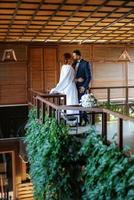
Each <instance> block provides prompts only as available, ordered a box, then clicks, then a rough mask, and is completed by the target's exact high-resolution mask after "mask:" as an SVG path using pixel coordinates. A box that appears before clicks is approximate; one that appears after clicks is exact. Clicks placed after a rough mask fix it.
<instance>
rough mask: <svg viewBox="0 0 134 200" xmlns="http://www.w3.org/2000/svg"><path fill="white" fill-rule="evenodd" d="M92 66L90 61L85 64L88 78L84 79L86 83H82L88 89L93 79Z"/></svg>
mask: <svg viewBox="0 0 134 200" xmlns="http://www.w3.org/2000/svg"><path fill="white" fill-rule="evenodd" d="M90 68H91V66H90V64H89V63H88V62H86V63H85V66H84V70H85V76H86V78H85V79H86V80H85V81H84V84H83V85H82V87H84V88H85V90H87V89H88V87H89V83H90V81H91V78H92V76H91V69H90Z"/></svg>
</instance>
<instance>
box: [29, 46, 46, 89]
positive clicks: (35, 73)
mask: <svg viewBox="0 0 134 200" xmlns="http://www.w3.org/2000/svg"><path fill="white" fill-rule="evenodd" d="M28 61H29V62H28V63H29V64H28V79H29V82H28V87H29V88H32V89H34V90H42V89H43V49H42V48H41V47H33V48H30V49H29V60H28Z"/></svg>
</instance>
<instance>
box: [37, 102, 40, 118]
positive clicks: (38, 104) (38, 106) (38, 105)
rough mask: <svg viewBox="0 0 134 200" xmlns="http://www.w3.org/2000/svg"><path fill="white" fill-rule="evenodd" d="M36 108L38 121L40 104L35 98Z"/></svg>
mask: <svg viewBox="0 0 134 200" xmlns="http://www.w3.org/2000/svg"><path fill="white" fill-rule="evenodd" d="M36 107H37V119H39V118H40V102H39V100H38V99H37V98H36Z"/></svg>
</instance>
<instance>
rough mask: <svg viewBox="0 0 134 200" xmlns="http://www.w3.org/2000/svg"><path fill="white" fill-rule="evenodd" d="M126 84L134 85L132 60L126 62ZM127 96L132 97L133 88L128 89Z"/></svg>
mask: <svg viewBox="0 0 134 200" xmlns="http://www.w3.org/2000/svg"><path fill="white" fill-rule="evenodd" d="M128 85H130V86H134V62H131V63H129V62H128ZM129 97H130V98H134V89H129Z"/></svg>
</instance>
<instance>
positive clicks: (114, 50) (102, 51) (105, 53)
mask: <svg viewBox="0 0 134 200" xmlns="http://www.w3.org/2000/svg"><path fill="white" fill-rule="evenodd" d="M123 50H124V47H123V46H115V45H114V46H113V45H94V46H93V52H92V53H93V60H99V61H100V60H101V61H103V60H104V61H117V60H118V58H119V56H120V55H121V53H122V52H123Z"/></svg>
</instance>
